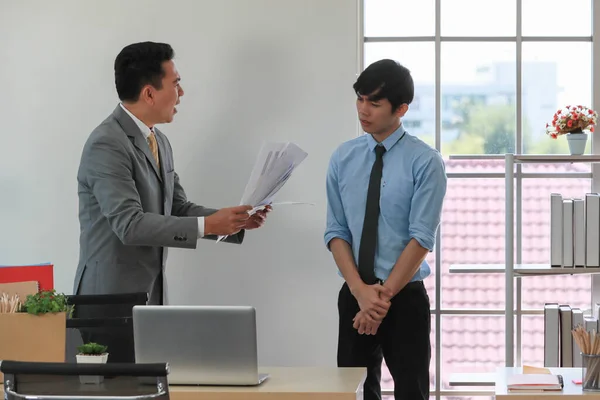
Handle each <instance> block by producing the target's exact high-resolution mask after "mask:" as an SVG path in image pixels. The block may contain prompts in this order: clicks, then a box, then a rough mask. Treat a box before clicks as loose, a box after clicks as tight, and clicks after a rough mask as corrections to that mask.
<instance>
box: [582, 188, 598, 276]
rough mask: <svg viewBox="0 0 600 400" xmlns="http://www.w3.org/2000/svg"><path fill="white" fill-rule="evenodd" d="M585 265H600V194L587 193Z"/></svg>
mask: <svg viewBox="0 0 600 400" xmlns="http://www.w3.org/2000/svg"><path fill="white" fill-rule="evenodd" d="M585 224H586V225H585V266H586V267H596V268H598V267H600V250H599V244H600V195H599V194H598V193H587V194H586V195H585Z"/></svg>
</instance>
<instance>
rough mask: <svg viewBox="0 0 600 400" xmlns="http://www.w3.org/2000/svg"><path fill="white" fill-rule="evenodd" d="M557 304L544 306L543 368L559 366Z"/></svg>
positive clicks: (558, 317)
mask: <svg viewBox="0 0 600 400" xmlns="http://www.w3.org/2000/svg"><path fill="white" fill-rule="evenodd" d="M559 315H560V314H559V309H558V303H546V304H545V305H544V366H545V367H558V366H560V342H559V340H560V316H559Z"/></svg>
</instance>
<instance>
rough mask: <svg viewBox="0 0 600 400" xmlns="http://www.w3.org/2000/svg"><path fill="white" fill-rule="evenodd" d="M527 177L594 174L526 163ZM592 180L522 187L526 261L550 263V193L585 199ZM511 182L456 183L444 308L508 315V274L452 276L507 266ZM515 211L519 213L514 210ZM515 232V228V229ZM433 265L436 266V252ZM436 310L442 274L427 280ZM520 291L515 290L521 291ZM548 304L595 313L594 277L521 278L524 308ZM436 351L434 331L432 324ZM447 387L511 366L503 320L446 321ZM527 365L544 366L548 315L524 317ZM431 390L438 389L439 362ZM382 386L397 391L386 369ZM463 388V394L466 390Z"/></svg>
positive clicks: (491, 168)
mask: <svg viewBox="0 0 600 400" xmlns="http://www.w3.org/2000/svg"><path fill="white" fill-rule="evenodd" d="M446 170H447V172H448V173H467V172H477V173H482V172H485V173H494V172H496V173H497V172H501V173H502V172H504V160H480V161H472V160H470V161H466V160H464V161H463V160H446ZM523 172H526V173H541V172H544V173H564V172H568V173H574V172H578V173H581V172H584V173H585V172H590V167H589V165H587V164H548V165H547V164H527V165H524V166H523ZM590 189H591V184H590V179H589V178H575V179H558V178H527V179H524V180H523V186H522V193H523V194H522V211H523V221H522V237H523V240H522V249H523V250H522V257H523V259H522V262H523V263H548V261H549V254H550V253H549V251H550V246H549V245H550V238H549V233H550V228H549V206H550V193H553V192H556V193H561V194H563V196H567V197H576V198H577V197H578V198H583V196H584V195H585V193H586V192H589V191H590ZM504 199H505V185H504V178H450V179H449V181H448V190H447V194H446V198H445V202H444V209H443V214H442V225H441V242H440V243H439V244H440V245H441V246H442V249H441V256H442V279H441V280H442V299H441V300H442V308H443V309H449V308H478V309H502V310H503V309H504V304H505V301H504V293H505V291H504V287H505V283H504V274H450V273H449V272H448V270H449V266H450V265H451V264H470V263H502V262H504V227H505V214H504V209H505V203H504ZM515 212H516V207H515ZM515 226H516V225H515ZM428 261H429V262H430V263H431V265H432V269H433V268H434V266H435V253H431V254H430V255H429V257H428ZM425 283H426V286H427V289H428V291H429V295H430V298H431V303H432V308H433V307H434V306H435V273H434V274H432V275H431V276H430V277H428V278H427V279H426V281H425ZM515 286H516V285H515ZM545 302H559V303H563V304H570V305H571V306H572V307H582V308H584V309H585V308H589V302H590V276H589V275H580V276H568V275H565V276H542V277H527V278H522V304H523V308H524V309H533V308H535V309H543V305H544V303H545ZM431 337H432V350H433V349H434V346H435V341H434V339H435V326H434V325H433V324H432V334H431ZM441 340H442V354H441V357H442V360H441V361H442V365H441V368H442V377H441V379H442V385H441V387H442V389H452V388H451V387H449V386H448V380H449V378H450V375H451V374H452V373H456V372H476V371H479V372H493V371H494V370H495V369H496V368H497V367H499V366H502V365H504V340H505V337H504V316H502V315H498V316H446V315H444V316H442V333H441ZM522 343H523V346H522V360H523V363H525V364H529V365H538V366H542V365H543V362H544V352H543V344H544V340H543V316H542V315H539V316H526V317H523V336H522ZM436 356H439V355H436V354H435V351H433V354H432V361H431V385H432V387H433V386H434V385H435V379H436V377H435V357H436ZM382 380H383V382H382V387H384V388H391V387H393V381H392V380H391V377H390V376H389V373H388V372H387V370H386V369H385V368H384V371H383V379H382ZM463 389H464V388H463Z"/></svg>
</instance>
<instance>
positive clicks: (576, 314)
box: [571, 307, 583, 367]
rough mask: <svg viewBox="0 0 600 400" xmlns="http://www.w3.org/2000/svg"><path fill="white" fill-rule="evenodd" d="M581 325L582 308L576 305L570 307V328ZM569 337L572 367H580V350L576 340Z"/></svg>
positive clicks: (581, 364)
mask: <svg viewBox="0 0 600 400" xmlns="http://www.w3.org/2000/svg"><path fill="white" fill-rule="evenodd" d="M580 325H581V326H583V310H582V309H580V308H577V307H573V308H571V329H575V328H576V327H578V326H580ZM572 339H573V338H572V337H571V351H572V352H573V367H582V366H583V363H582V360H581V352H580V351H579V347H578V346H577V342H576V341H575V340H572Z"/></svg>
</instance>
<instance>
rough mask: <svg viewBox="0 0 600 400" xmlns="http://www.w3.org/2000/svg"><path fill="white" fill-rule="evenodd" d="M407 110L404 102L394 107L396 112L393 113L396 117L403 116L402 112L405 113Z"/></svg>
mask: <svg viewBox="0 0 600 400" xmlns="http://www.w3.org/2000/svg"><path fill="white" fill-rule="evenodd" d="M407 111H408V104H406V103H404V104H400V106H399V107H398V108H397V109H396V112H395V113H394V114H395V115H396V116H397V117H400V118H402V117H404V114H406V112H407Z"/></svg>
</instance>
